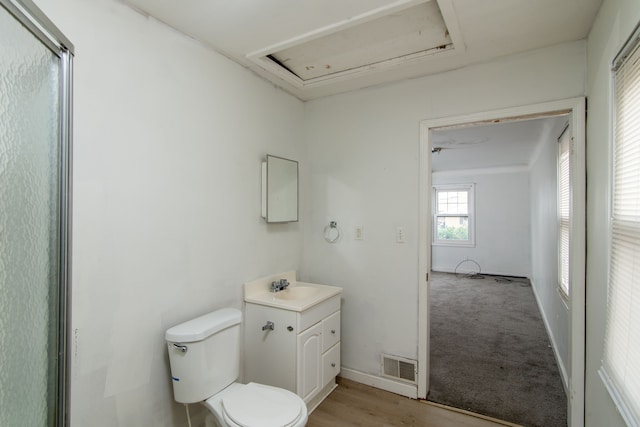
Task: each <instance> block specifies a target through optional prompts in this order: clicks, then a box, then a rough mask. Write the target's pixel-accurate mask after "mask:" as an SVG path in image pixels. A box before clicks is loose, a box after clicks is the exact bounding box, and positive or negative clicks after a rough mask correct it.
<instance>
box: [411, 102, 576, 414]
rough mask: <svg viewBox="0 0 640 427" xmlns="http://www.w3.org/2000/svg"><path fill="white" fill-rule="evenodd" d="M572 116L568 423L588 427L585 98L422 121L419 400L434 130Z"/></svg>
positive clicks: (425, 342) (425, 347) (424, 383)
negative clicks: (563, 115)
mask: <svg viewBox="0 0 640 427" xmlns="http://www.w3.org/2000/svg"><path fill="white" fill-rule="evenodd" d="M556 112H566V113H568V115H569V117H570V120H571V126H572V128H573V138H574V141H573V147H572V152H571V225H570V231H569V235H570V250H569V251H570V260H569V271H570V277H571V295H570V297H569V302H568V306H569V328H570V333H569V339H570V341H571V342H570V344H569V363H570V364H571V366H570V367H569V369H568V374H569V378H568V390H567V401H568V412H567V415H568V421H569V423H568V425H569V427H578V426H582V425H584V366H585V283H586V280H585V279H586V272H585V270H586V265H585V260H586V135H585V129H586V99H585V98H584V97H579V98H569V99H563V100H558V101H552V102H546V103H541V104H531V105H524V106H519V107H511V108H505V109H500V110H491V111H483V112H479V113H472V114H466V115H461V116H452V117H443V118H436V119H425V120H422V121H421V122H420V185H419V187H420V196H419V226H418V230H419V236H420V237H419V246H418V259H419V263H418V270H419V271H418V366H419V367H420V369H419V370H418V398H420V399H426V397H427V393H428V391H429V333H430V323H429V304H430V297H429V290H430V287H429V274H430V271H431V240H432V230H433V224H432V215H431V209H432V208H431V203H432V201H431V186H432V184H431V172H432V165H431V155H430V153H431V148H432V140H431V138H432V131H433V130H434V129H437V128H441V127H446V126H454V125H471V124H473V123H478V122H488V123H491V122H498V121H502V120H504V119H511V118H522V119H526V118H533V117H536V116H542V115H546V114H550V113H556Z"/></svg>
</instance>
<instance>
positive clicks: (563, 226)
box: [558, 129, 571, 297]
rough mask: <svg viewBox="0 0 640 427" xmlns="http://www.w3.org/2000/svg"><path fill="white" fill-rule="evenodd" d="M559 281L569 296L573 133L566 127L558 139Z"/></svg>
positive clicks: (561, 287)
mask: <svg viewBox="0 0 640 427" xmlns="http://www.w3.org/2000/svg"><path fill="white" fill-rule="evenodd" d="M558 141H559V150H558V228H559V230H558V252H559V253H558V255H559V256H558V261H559V262H558V263H559V266H558V267H559V268H558V276H559V277H558V282H559V285H560V289H561V290H562V292H563V293H564V295H565V296H567V297H568V296H569V224H570V214H571V184H570V182H571V174H570V152H571V134H570V132H569V129H566V130H565V131H564V132H563V134H562V135H561V136H560V138H559V139H558Z"/></svg>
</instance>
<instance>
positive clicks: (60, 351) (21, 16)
mask: <svg viewBox="0 0 640 427" xmlns="http://www.w3.org/2000/svg"><path fill="white" fill-rule="evenodd" d="M0 5H1V6H2V7H4V9H6V10H7V11H8V12H9V13H10V14H11V15H12V16H13V17H14V18H15V19H16V20H17V21H18V22H20V23H21V24H22V25H23V26H25V27H26V28H27V29H28V30H29V31H30V32H31V34H33V36H34V37H36V39H38V40H39V41H40V42H42V43H43V44H44V45H45V46H46V47H47V48H48V49H49V50H50V51H51V52H52V53H53V54H54V55H56V56H57V57H58V58H59V59H60V62H59V63H60V79H59V82H58V84H59V94H60V100H59V113H60V127H59V129H60V134H59V137H58V148H59V154H60V161H59V164H58V180H59V181H58V186H59V189H60V191H59V199H58V206H59V221H60V223H59V235H58V238H59V259H58V263H59V273H58V286H59V288H58V301H57V304H58V319H57V324H56V325H55V328H56V332H57V339H56V340H55V341H56V343H55V345H56V351H55V354H56V356H57V360H56V363H55V367H54V368H53V369H55V370H56V373H55V378H56V382H57V384H56V391H55V398H53V399H52V401H53V402H55V406H56V408H55V411H54V413H55V416H54V417H53V419H52V420H50V422H52V423H53V426H56V427H62V426H68V425H69V391H70V387H69V380H70V376H69V371H70V359H69V357H68V355H69V354H70V352H69V350H70V342H69V336H70V334H69V328H70V326H71V319H70V315H71V311H70V303H71V295H70V289H71V206H72V205H71V203H72V197H71V195H72V185H71V184H72V180H71V176H72V168H71V166H72V123H73V122H72V112H73V109H72V82H73V54H74V46H73V43H71V41H70V40H69V39H68V38H67V37H65V35H64V34H63V33H62V32H61V31H60V30H59V29H58V28H57V27H56V26H55V25H54V24H53V22H51V20H49V18H47V17H46V15H45V14H44V13H43V12H42V11H41V10H40V9H39V8H38V7H37V6H36V5H35V4H34V3H33V2H32V1H31V0H0ZM50 354H51V353H50ZM51 366H52V365H51V364H50V367H51Z"/></svg>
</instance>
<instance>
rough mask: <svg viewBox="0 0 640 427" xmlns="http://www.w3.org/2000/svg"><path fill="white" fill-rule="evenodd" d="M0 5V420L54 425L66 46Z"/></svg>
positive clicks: (67, 132)
mask: <svg viewBox="0 0 640 427" xmlns="http://www.w3.org/2000/svg"><path fill="white" fill-rule="evenodd" d="M0 6H1V7H0V343H1V345H0V408H2V409H1V410H0V425H2V426H18V425H22V426H64V425H68V419H67V413H68V411H67V406H68V402H67V377H68V375H67V364H68V361H67V353H68V352H67V341H68V340H67V324H68V322H67V319H68V315H67V313H68V292H69V274H70V268H69V267H70V224H71V222H70V194H71V191H70V182H71V181H70V159H71V150H70V147H71V114H70V113H71V105H70V104H71V71H72V68H71V66H72V55H73V45H72V44H71V43H70V42H69V41H68V40H67V39H66V38H65V37H64V35H62V33H61V32H60V31H59V30H58V29H57V28H56V27H55V26H54V25H53V24H52V23H51V21H49V20H48V19H47V18H46V17H45V16H44V14H43V13H42V12H41V11H40V10H39V9H38V8H37V7H36V6H35V5H34V4H33V3H32V2H31V1H30V0H0Z"/></svg>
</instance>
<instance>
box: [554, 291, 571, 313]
mask: <svg viewBox="0 0 640 427" xmlns="http://www.w3.org/2000/svg"><path fill="white" fill-rule="evenodd" d="M556 291H557V292H558V296H559V297H560V301H562V305H564V308H565V309H566V310H567V311H569V295H567V294H565V293H564V291H563V290H562V288H561V287H560V286H558V287H556Z"/></svg>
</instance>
